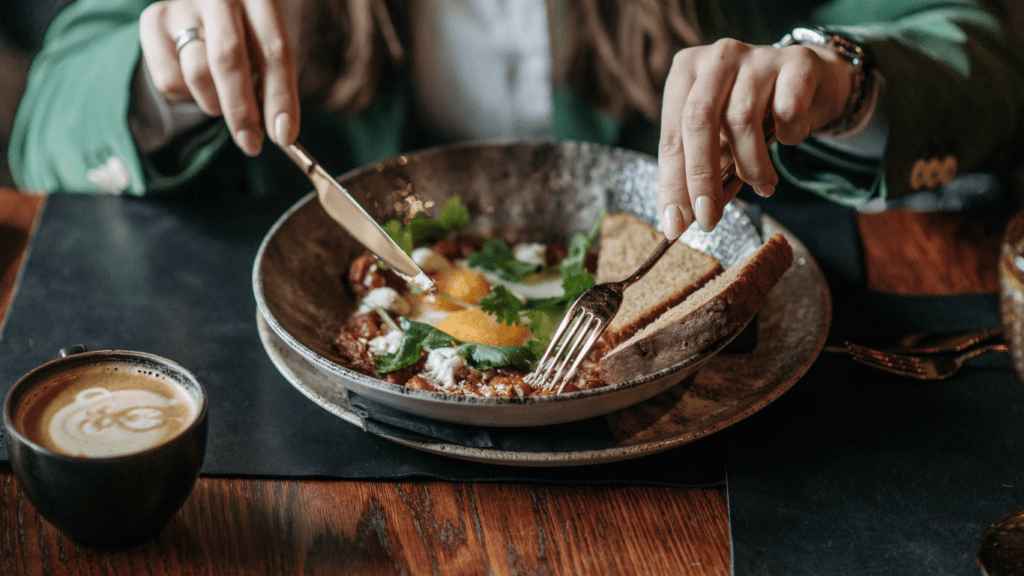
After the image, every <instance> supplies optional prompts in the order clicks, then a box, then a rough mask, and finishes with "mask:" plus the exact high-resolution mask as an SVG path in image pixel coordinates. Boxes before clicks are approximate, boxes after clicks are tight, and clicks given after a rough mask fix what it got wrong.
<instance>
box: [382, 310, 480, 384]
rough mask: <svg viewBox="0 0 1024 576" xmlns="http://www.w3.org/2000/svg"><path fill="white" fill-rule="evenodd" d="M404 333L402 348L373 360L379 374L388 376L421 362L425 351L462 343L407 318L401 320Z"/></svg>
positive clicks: (427, 325) (428, 325) (429, 326)
mask: <svg viewBox="0 0 1024 576" xmlns="http://www.w3.org/2000/svg"><path fill="white" fill-rule="evenodd" d="M401 327H402V332H403V333H404V336H405V338H404V339H403V340H402V346H401V347H399V349H398V350H397V351H396V352H394V353H392V354H383V355H381V356H378V357H376V358H374V359H373V361H374V363H375V364H376V365H377V372H380V373H381V374H388V373H391V372H395V371H396V370H401V369H402V368H407V367H409V366H412V365H413V364H415V363H417V362H419V361H420V358H421V357H422V356H423V351H424V350H434V349H436V348H448V347H451V346H458V345H460V344H462V342H460V341H458V340H456V339H455V338H452V337H451V336H449V335H448V334H445V333H444V332H442V331H440V330H438V329H437V328H434V327H433V326H431V325H430V324H426V323H424V322H416V321H414V320H409V319H407V318H402V319H401Z"/></svg>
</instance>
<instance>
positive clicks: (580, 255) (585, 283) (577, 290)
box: [558, 232, 595, 306]
mask: <svg viewBox="0 0 1024 576" xmlns="http://www.w3.org/2000/svg"><path fill="white" fill-rule="evenodd" d="M589 250H590V238H589V237H587V236H586V235H584V234H583V233H582V232H577V233H576V234H573V237H572V240H571V241H570V242H569V253H568V255H566V257H565V260H562V263H561V264H559V265H558V269H559V272H560V273H561V274H562V289H563V290H564V291H565V295H564V296H562V300H563V302H564V305H565V306H569V305H571V304H572V303H573V302H575V301H576V299H577V298H579V297H580V295H581V294H583V293H584V292H586V291H587V290H589V289H590V288H592V287H593V286H594V284H595V281H594V277H593V276H591V274H590V272H589V271H587V267H586V261H587V252H588V251H589Z"/></svg>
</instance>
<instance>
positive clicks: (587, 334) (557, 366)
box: [524, 306, 607, 394]
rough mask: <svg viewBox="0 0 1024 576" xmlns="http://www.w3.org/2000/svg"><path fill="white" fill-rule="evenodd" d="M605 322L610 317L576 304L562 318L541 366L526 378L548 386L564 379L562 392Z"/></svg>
mask: <svg viewBox="0 0 1024 576" xmlns="http://www.w3.org/2000/svg"><path fill="white" fill-rule="evenodd" d="M570 324H571V326H570ZM605 324H607V321H602V319H601V318H599V317H597V316H596V315H594V314H593V313H590V312H588V311H586V310H584V309H583V308H581V307H577V306H573V307H572V308H571V309H570V310H569V312H568V313H566V315H565V317H564V318H562V322H561V323H560V324H559V325H558V330H556V331H555V335H554V336H553V337H552V338H551V344H549V345H548V348H547V350H545V351H544V356H543V357H541V359H540V362H538V363H537V368H536V369H535V370H534V371H533V372H531V373H530V374H527V375H526V377H525V378H524V380H525V381H526V382H527V383H529V384H533V385H535V386H540V387H541V388H542V389H544V390H551V389H552V388H553V387H554V385H555V384H558V383H559V382H561V385H559V386H558V390H557V391H556V392H555V393H556V394H557V393H561V392H562V389H563V388H565V385H566V383H567V382H568V381H569V380H570V379H571V378H572V377H573V376H575V375H576V372H577V371H578V370H579V368H580V365H581V364H583V360H584V359H586V357H587V353H588V352H589V351H590V349H591V348H593V347H594V344H595V343H597V339H598V338H600V337H601V333H602V332H603V331H604V325H605Z"/></svg>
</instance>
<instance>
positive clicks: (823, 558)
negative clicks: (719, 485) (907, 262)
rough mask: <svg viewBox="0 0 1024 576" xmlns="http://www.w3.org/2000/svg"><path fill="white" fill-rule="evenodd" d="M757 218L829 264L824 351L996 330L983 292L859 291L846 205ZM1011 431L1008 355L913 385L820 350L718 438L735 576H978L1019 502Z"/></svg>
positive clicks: (1023, 501)
mask: <svg viewBox="0 0 1024 576" xmlns="http://www.w3.org/2000/svg"><path fill="white" fill-rule="evenodd" d="M764 208H765V210H766V211H767V212H768V213H770V214H773V215H774V216H776V217H777V218H778V219H780V220H782V221H783V223H784V224H785V225H787V227H789V228H790V229H791V230H793V231H794V232H795V233H796V234H797V236H798V237H800V238H801V239H802V240H804V241H805V243H806V244H807V245H808V247H809V248H810V249H811V251H812V253H813V254H814V255H815V257H816V258H817V259H818V261H819V262H820V263H821V264H822V267H823V269H825V272H826V275H827V276H828V278H829V285H830V287H831V288H832V292H833V306H834V317H833V327H832V331H831V333H830V336H829V341H830V343H831V344H841V343H842V341H843V340H844V339H849V340H853V341H859V342H861V343H865V344H874V345H884V344H888V343H891V342H893V341H894V340H895V339H897V338H898V337H899V336H902V335H905V334H907V333H910V332H915V331H921V330H944V331H949V330H959V329H969V328H984V327H990V326H996V325H998V323H999V314H998V302H997V299H996V296H995V295H994V294H988V295H969V296H943V297H900V296H892V295H883V294H873V293H868V292H866V291H865V290H864V289H863V287H862V285H863V282H862V278H863V275H862V272H861V271H860V256H859V247H858V245H857V243H856V237H857V236H856V227H855V223H856V222H855V218H854V215H853V214H852V213H851V212H850V211H848V210H844V209H842V208H839V207H833V206H827V205H820V204H815V203H800V202H786V201H784V200H781V199H778V200H772V201H767V202H765V203H764ZM1022 422H1024V393H1022V392H1021V390H1020V389H1019V388H1018V387H1017V385H1016V383H1015V381H1014V379H1013V375H1012V372H1011V371H1010V369H1009V366H1008V364H1007V363H1006V360H1005V356H1002V355H999V354H991V355H986V356H983V357H980V358H978V359H976V360H974V361H972V362H970V363H969V364H968V366H967V367H966V368H965V369H963V370H962V371H961V373H960V374H958V375H957V376H956V377H955V378H952V379H950V380H947V381H944V382H939V383H930V384H924V385H922V384H920V383H918V382H917V381H913V380H908V379H904V378H900V377H898V376H895V375H890V374H888V373H885V372H881V371H878V370H873V369H871V368H867V367H865V366H862V365H859V364H857V363H855V362H853V361H852V360H850V359H849V358H848V357H846V356H845V355H842V354H830V353H824V354H822V356H821V357H819V359H818V361H817V362H816V363H815V364H814V366H812V367H811V369H810V371H808V373H807V374H806V375H805V376H804V378H803V379H801V381H799V382H798V383H797V384H796V385H795V386H794V387H793V389H792V390H790V391H789V392H788V393H787V394H785V395H784V396H783V397H782V398H780V399H779V400H777V401H776V402H775V403H774V404H773V405H772V406H770V407H769V408H768V409H766V410H764V411H762V412H760V413H758V414H755V415H754V416H752V417H751V418H749V419H747V420H745V421H743V422H741V423H739V424H738V425H737V426H735V427H732V428H730V429H729V430H726V431H725V432H724V433H723V441H724V442H725V445H726V454H727V457H726V458H727V467H728V492H729V509H730V527H731V531H732V544H733V547H732V550H733V571H734V573H735V574H737V575H743V576H746V575H750V574H783V575H787V576H796V575H804V574H807V575H811V574H814V575H819V574H900V575H911V574H922V575H925V574H927V575H935V574H970V575H976V574H978V569H977V567H976V566H975V565H974V561H973V557H974V550H975V545H976V543H977V539H978V538H979V537H980V535H981V533H982V531H983V530H984V528H985V527H986V526H987V525H988V523H989V522H991V521H992V520H994V519H995V518H996V517H997V516H999V515H1000V514H1002V513H1004V512H1008V511H1010V510H1012V509H1014V508H1016V507H1019V506H1022V505H1024V490H1022V486H1021V482H1022V481H1024V452H1022V449H1024V427H1022V425H1021V423H1022Z"/></svg>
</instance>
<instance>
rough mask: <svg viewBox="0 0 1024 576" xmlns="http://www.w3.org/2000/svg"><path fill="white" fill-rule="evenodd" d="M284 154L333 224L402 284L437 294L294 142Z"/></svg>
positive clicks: (382, 232)
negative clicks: (364, 248)
mask: <svg viewBox="0 0 1024 576" xmlns="http://www.w3.org/2000/svg"><path fill="white" fill-rule="evenodd" d="M281 148H282V149H283V150H284V152H285V154H286V155H287V156H288V157H289V158H291V159H292V161H293V162H295V164H296V165H297V166H298V167H299V168H300V169H302V171H303V172H305V174H306V176H307V177H308V178H309V180H310V182H312V183H313V187H314V188H316V193H317V196H318V197H319V198H320V205H321V206H323V209H324V210H325V211H326V212H327V215H328V216H330V217H331V218H332V219H333V220H334V221H335V222H337V223H338V224H340V225H341V226H342V228H344V229H345V230H348V233H349V234H351V235H352V236H354V237H355V239H356V240H359V242H360V243H361V244H362V245H363V246H365V247H366V248H367V250H369V251H370V252H372V253H373V255H374V256H376V257H377V258H378V259H379V260H380V261H382V262H384V263H385V264H387V265H388V267H389V268H391V269H392V270H394V271H395V273H396V274H398V275H399V276H400V277H401V278H402V279H403V280H405V281H406V282H408V283H410V284H412V285H413V286H416V287H417V288H419V289H420V290H423V291H424V292H426V293H427V294H437V285H435V284H434V281H433V280H431V279H430V277H429V276H427V275H426V273H424V272H423V270H422V269H420V267H419V266H417V265H416V263H415V262H413V260H412V258H410V257H409V255H408V254H406V253H405V251H404V250H402V248H401V247H399V245H398V243H396V242H395V241H394V239H392V238H391V236H388V233H387V232H385V231H384V229H383V228H381V226H380V224H378V223H377V221H376V220H374V219H373V217H372V216H370V215H369V214H368V213H367V212H366V210H364V209H363V207H362V206H361V205H360V204H359V202H357V201H356V199H355V198H353V197H352V195H351V194H349V193H348V190H345V187H344V186H342V185H341V184H338V181H337V180H335V179H334V178H332V177H331V175H330V174H328V173H327V171H326V170H324V169H323V168H322V167H321V166H320V164H319V163H318V162H317V161H316V159H315V158H313V156H311V155H310V154H309V152H307V151H306V149H305V148H303V147H302V145H301V144H299V143H298V142H296V143H294V144H289V145H288V146H282V147H281Z"/></svg>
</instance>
